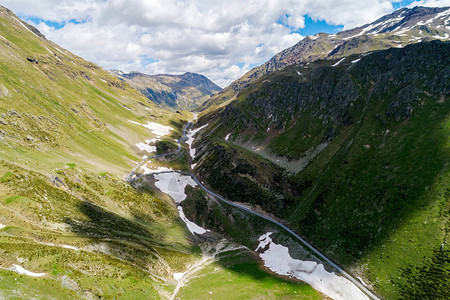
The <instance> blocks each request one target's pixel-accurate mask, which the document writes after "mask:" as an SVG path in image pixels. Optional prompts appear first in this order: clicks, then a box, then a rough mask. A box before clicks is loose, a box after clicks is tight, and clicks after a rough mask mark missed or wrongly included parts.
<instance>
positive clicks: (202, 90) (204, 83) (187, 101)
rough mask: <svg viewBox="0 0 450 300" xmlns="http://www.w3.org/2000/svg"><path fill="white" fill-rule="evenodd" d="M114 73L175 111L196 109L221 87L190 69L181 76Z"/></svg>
mask: <svg viewBox="0 0 450 300" xmlns="http://www.w3.org/2000/svg"><path fill="white" fill-rule="evenodd" d="M112 72H113V73H114V74H115V76H117V77H118V78H119V79H121V80H124V81H125V82H128V83H129V84H130V85H132V86H133V87H135V88H136V89H138V90H139V91H140V92H141V93H142V94H144V95H145V96H146V97H147V98H148V99H150V100H151V101H152V102H154V103H155V104H157V105H158V106H160V107H164V108H169V109H174V110H194V109H196V108H197V107H198V106H200V105H201V104H203V102H204V101H206V99H208V98H209V96H211V95H213V94H215V93H217V92H218V91H220V90H221V87H219V86H218V85H216V84H215V83H214V82H212V81H211V80H209V79H208V78H207V77H206V76H204V75H201V74H197V73H191V72H185V73H183V74H180V75H171V74H157V75H149V74H144V73H140V72H138V71H133V72H129V73H124V72H121V71H117V70H116V71H112Z"/></svg>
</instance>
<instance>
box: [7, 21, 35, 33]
mask: <svg viewBox="0 0 450 300" xmlns="http://www.w3.org/2000/svg"><path fill="white" fill-rule="evenodd" d="M13 18H14V19H16V21H17V22H19V24H20V25H22V26H23V28H25V29H26V30H28V31H29V32H31V33H32V34H34V35H36V36H37V34H35V33H34V32H33V31H31V30H30V28H28V27H27V26H25V24H23V23H22V22H21V21H19V20H18V19H17V18H16V17H13Z"/></svg>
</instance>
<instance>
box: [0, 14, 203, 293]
mask: <svg viewBox="0 0 450 300" xmlns="http://www.w3.org/2000/svg"><path fill="white" fill-rule="evenodd" d="M148 121H153V122H158V123H162V124H164V125H170V126H172V134H173V136H172V138H178V137H179V136H181V125H182V124H183V123H184V117H182V116H181V115H180V114H172V113H171V112H168V111H163V110H161V109H160V108H158V107H157V106H156V105H155V104H153V102H151V101H149V100H148V99H147V98H146V97H144V96H143V95H142V94H141V93H139V92H138V91H136V90H135V89H134V88H132V87H131V86H129V85H128V84H127V83H125V82H123V81H121V80H119V79H117V78H115V77H113V76H111V75H110V74H109V73H108V72H107V71H105V70H103V69H102V68H100V67H99V66H97V65H95V64H93V63H90V62H87V61H85V60H83V59H81V58H80V57H77V56H76V55H74V54H72V53H70V52H69V51H67V50H65V49H63V48H61V47H59V46H58V45H56V44H54V43H53V42H51V41H49V40H47V39H46V38H45V37H44V36H43V35H42V34H41V33H40V32H39V31H38V30H37V29H36V28H34V27H32V26H30V25H28V24H26V23H24V22H22V21H20V20H19V19H18V18H17V17H16V16H15V15H14V14H13V13H12V12H11V11H9V10H7V9H5V8H3V7H0V252H1V253H2V254H1V259H0V278H1V279H0V298H10V297H18V298H36V297H37V298H43V299H44V298H45V299H50V298H51V299H78V298H84V299H86V298H87V299H94V298H101V297H111V298H117V297H120V296H121V297H131V298H134V297H138V298H145V297H148V294H149V293H150V294H151V295H154V297H157V295H159V292H158V291H159V290H161V289H165V287H166V284H165V283H162V282H164V280H161V279H160V278H164V277H167V278H172V273H173V272H175V271H177V270H178V271H180V272H181V271H182V270H184V269H185V268H186V266H187V264H189V263H191V262H192V261H193V260H194V259H195V254H193V252H192V250H191V241H190V239H189V238H188V236H187V235H186V229H185V227H184V225H183V223H182V222H181V221H180V220H179V218H178V214H177V212H176V210H175V209H174V208H173V204H172V202H171V201H169V200H168V199H165V198H164V197H161V196H158V195H155V194H153V195H150V194H144V193H139V192H137V191H136V190H135V189H133V188H131V187H130V186H129V185H128V184H127V183H126V182H125V181H124V180H123V178H124V176H125V175H127V174H128V173H129V172H130V170H131V169H132V168H133V167H134V166H135V165H136V164H137V163H138V162H139V161H140V160H141V157H142V154H143V153H142V151H141V150H139V149H138V148H137V147H136V143H138V142H141V141H144V139H146V138H149V137H153V134H152V133H151V131H150V130H148V129H147V128H145V127H144V126H141V125H139V124H145V123H146V122H148ZM138 123H139V124H138ZM177 124H178V125H177ZM177 126H178V127H177ZM13 271H14V272H13ZM17 272H18V273H21V274H23V275H19V274H17ZM32 276H37V277H39V278H33V277H32ZM13 295H14V296H13Z"/></svg>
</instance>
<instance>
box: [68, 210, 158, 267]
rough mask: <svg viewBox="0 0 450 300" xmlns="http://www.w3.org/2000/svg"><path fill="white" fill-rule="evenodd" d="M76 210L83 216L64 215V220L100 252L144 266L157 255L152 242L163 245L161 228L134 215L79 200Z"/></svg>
mask: <svg viewBox="0 0 450 300" xmlns="http://www.w3.org/2000/svg"><path fill="white" fill-rule="evenodd" d="M79 210H80V212H81V213H82V214H83V215H84V216H85V217H86V220H83V221H80V220H73V219H66V220H65V223H66V224H68V225H69V227H70V230H71V231H72V232H74V233H76V234H78V235H80V236H81V237H84V238H89V239H91V240H92V242H93V244H92V245H91V246H92V247H94V248H96V247H97V248H99V249H97V250H98V251H100V252H104V250H105V249H106V252H107V253H109V254H112V255H114V256H117V257H119V258H122V259H125V260H127V261H129V262H132V263H136V264H141V265H143V266H145V265H147V263H148V261H149V260H152V259H157V257H156V256H155V254H154V248H155V246H156V247H158V246H159V247H164V243H163V241H164V236H165V233H164V232H162V231H161V230H162V229H161V230H159V231H157V230H151V229H149V228H148V227H147V226H144V225H142V224H140V223H139V220H137V219H134V220H130V219H126V218H124V217H121V216H119V215H117V214H115V213H112V212H110V211H107V210H105V209H104V208H101V207H99V206H96V205H95V204H92V203H89V202H82V203H80V204H79ZM166 246H167V245H166ZM105 247H106V248H105ZM102 249H103V250H102Z"/></svg>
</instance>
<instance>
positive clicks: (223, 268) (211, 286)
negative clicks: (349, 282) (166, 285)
mask: <svg viewBox="0 0 450 300" xmlns="http://www.w3.org/2000/svg"><path fill="white" fill-rule="evenodd" d="M177 298H178V299H291V298H299V299H327V298H326V296H324V295H323V294H320V293H319V292H317V291H315V290H314V289H313V288H311V286H309V285H307V284H305V283H302V282H298V281H294V280H285V279H281V278H279V277H276V276H274V275H271V274H268V273H267V271H265V270H263V269H262V268H261V266H260V264H258V263H257V262H255V260H254V259H252V258H250V257H248V256H247V255H246V254H241V255H239V256H231V257H227V258H224V259H222V260H221V261H220V262H218V263H213V264H211V265H208V266H207V267H206V268H205V269H203V270H202V271H201V272H199V274H198V275H196V276H195V278H193V279H192V280H190V281H189V283H188V284H187V285H186V286H185V287H184V288H183V289H181V291H180V293H179V295H178V297H177Z"/></svg>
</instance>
